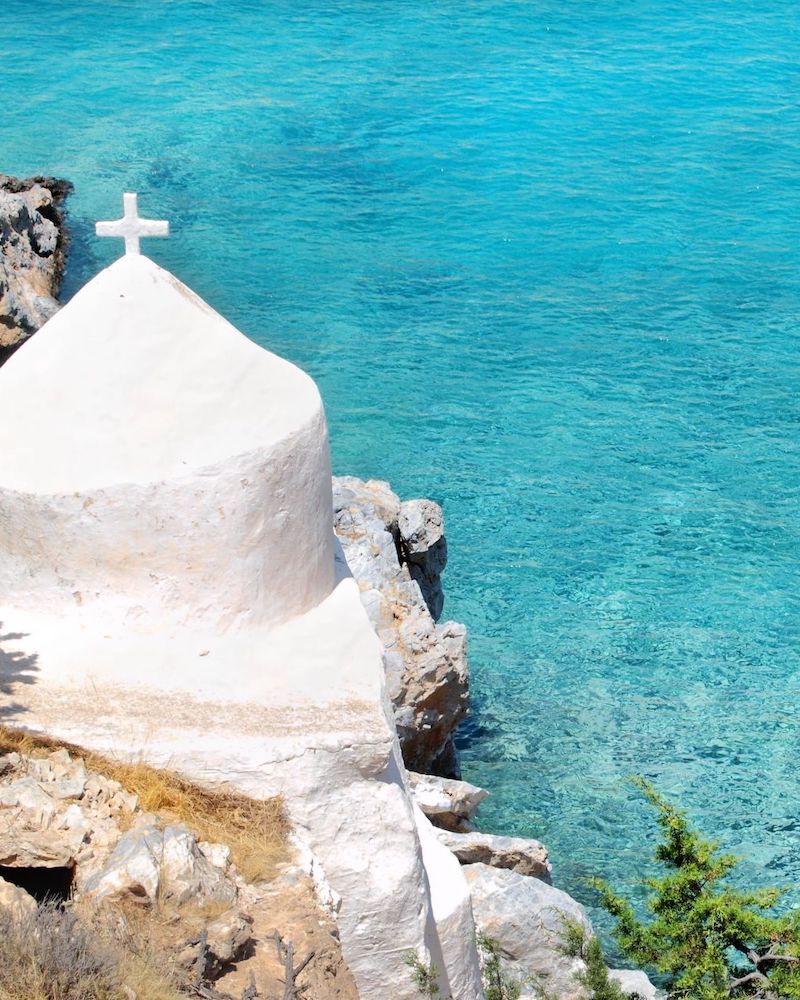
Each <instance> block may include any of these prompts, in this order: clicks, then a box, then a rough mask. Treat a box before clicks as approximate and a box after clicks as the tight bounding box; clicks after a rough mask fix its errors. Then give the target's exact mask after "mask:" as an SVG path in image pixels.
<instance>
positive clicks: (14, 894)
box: [0, 878, 36, 921]
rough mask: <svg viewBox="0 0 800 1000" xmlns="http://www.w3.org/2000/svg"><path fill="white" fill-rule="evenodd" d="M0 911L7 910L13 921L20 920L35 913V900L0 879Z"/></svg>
mask: <svg viewBox="0 0 800 1000" xmlns="http://www.w3.org/2000/svg"><path fill="white" fill-rule="evenodd" d="M0 909H3V910H8V911H9V912H10V913H11V916H12V918H13V920H15V921H18V920H22V919H23V918H24V917H27V916H30V915H31V914H33V913H35V912H36V900H35V899H34V898H33V896H30V895H28V893H27V892H25V890H24V889H20V887H19V886H17V885H13V884H12V883H11V882H6V880H5V879H3V878H0Z"/></svg>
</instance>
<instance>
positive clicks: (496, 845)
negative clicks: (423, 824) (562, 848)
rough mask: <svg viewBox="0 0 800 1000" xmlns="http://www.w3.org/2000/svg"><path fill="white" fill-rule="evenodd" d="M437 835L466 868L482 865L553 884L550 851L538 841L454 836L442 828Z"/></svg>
mask: <svg viewBox="0 0 800 1000" xmlns="http://www.w3.org/2000/svg"><path fill="white" fill-rule="evenodd" d="M436 835H437V837H438V838H439V840H440V842H441V843H442V844H444V846H445V847H446V848H447V849H448V850H450V851H452V852H453V854H455V856H456V857H457V858H458V860H459V861H460V862H461V864H462V865H472V864H476V863H481V864H485V865H490V866H491V867H492V868H508V869H510V870H511V871H514V872H517V873H518V874H519V875H530V876H533V877H534V878H540V879H541V880H542V881H543V882H548V883H550V882H551V881H552V879H551V872H552V866H551V865H550V862H549V861H548V860H547V848H546V847H545V846H544V844H540V843H539V841H538V840H527V839H526V838H524V837H498V836H495V835H494V834H491V833H477V832H475V831H473V832H472V833H453V832H452V831H451V830H442V829H439V830H437V831H436Z"/></svg>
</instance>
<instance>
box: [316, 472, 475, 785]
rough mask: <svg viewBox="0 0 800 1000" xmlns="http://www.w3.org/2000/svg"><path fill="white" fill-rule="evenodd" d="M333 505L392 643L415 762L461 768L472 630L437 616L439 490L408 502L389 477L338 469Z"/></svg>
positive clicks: (374, 612) (390, 666)
mask: <svg viewBox="0 0 800 1000" xmlns="http://www.w3.org/2000/svg"><path fill="white" fill-rule="evenodd" d="M333 505H334V526H335V530H336V534H337V536H338V538H339V541H340V543H341V545H342V549H343V551H344V555H345V558H346V559H347V564H348V566H349V568H350V571H351V572H352V574H353V576H354V577H355V579H356V581H357V583H358V585H359V588H360V590H361V600H362V603H363V604H364V607H365V608H366V611H367V614H368V615H369V618H370V621H371V622H372V624H373V626H374V628H375V630H376V632H377V633H378V636H379V637H380V639H381V641H382V642H383V645H384V650H385V653H384V663H385V668H386V675H387V681H388V688H389V694H390V697H391V699H392V704H393V705H394V711H395V724H396V727H397V732H398V735H399V737H400V745H401V748H402V751H403V759H404V761H405V763H406V766H407V767H410V768H411V769H412V770H415V771H425V772H432V773H436V774H442V775H445V776H447V777H458V776H459V766H458V758H457V755H456V752H455V746H454V744H453V733H454V731H455V730H456V728H457V727H458V725H459V724H460V723H461V721H462V720H463V719H464V717H465V716H466V714H467V710H468V706H469V675H468V668H467V637H466V630H465V628H464V626H463V625H459V624H458V623H457V622H450V621H448V622H443V623H441V624H437V623H436V621H435V620H434V616H436V615H438V614H439V613H440V612H441V586H440V583H439V574H440V573H441V571H442V569H443V568H444V564H445V561H446V554H447V548H446V543H445V539H444V534H443V526H442V517H441V509H440V508H439V507H438V505H437V504H434V503H433V502H432V501H430V500H410V501H406V502H404V503H402V504H401V503H400V500H399V498H398V497H397V495H396V494H395V493H394V492H393V491H392V490H391V488H390V487H389V485H388V484H387V483H384V482H380V481H376V480H370V481H369V482H362V480H360V479H356V478H355V477H352V476H347V477H337V478H334V480H333ZM437 588H438V589H437ZM437 594H438V596H437ZM426 600H427V602H428V603H426ZM432 611H433V614H432V613H431V612H432Z"/></svg>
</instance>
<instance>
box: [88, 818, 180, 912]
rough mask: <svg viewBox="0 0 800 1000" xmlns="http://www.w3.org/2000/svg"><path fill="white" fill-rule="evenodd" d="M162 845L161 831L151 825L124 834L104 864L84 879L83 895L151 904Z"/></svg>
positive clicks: (155, 893) (155, 892)
mask: <svg viewBox="0 0 800 1000" xmlns="http://www.w3.org/2000/svg"><path fill="white" fill-rule="evenodd" d="M163 844H164V834H163V831H161V830H159V829H158V828H157V827H155V826H146V827H143V828H142V829H139V830H132V831H131V832H130V833H127V834H125V836H124V837H122V839H121V840H120V841H119V843H118V844H117V846H116V847H115V848H114V850H113V852H112V853H111V856H110V857H109V859H108V861H107V863H106V865H105V867H104V868H103V869H102V870H101V871H99V872H97V873H96V874H94V875H92V876H91V877H90V878H89V879H87V881H86V883H85V885H84V886H83V892H84V894H85V895H87V896H94V897H95V898H96V899H110V900H118V899H132V900H135V901H137V902H141V903H146V904H150V903H152V902H153V900H155V899H156V897H157V895H158V890H159V886H160V884H161V854H162V849H163Z"/></svg>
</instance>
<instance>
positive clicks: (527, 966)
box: [461, 864, 591, 1000]
mask: <svg viewBox="0 0 800 1000" xmlns="http://www.w3.org/2000/svg"><path fill="white" fill-rule="evenodd" d="M461 870H462V871H463V872H464V874H465V875H466V878H467V883H468V885H469V888H470V895H471V897H472V912H473V914H474V916H475V923H476V924H477V926H478V930H480V931H482V932H483V933H484V934H486V935H487V936H488V937H490V938H492V939H493V940H495V941H497V942H498V943H499V945H500V947H501V949H502V953H503V958H502V960H501V961H502V962H503V964H504V965H505V967H506V969H507V971H508V972H509V973H510V974H511V975H512V976H513V977H514V978H516V979H518V980H525V979H533V980H534V981H535V982H537V983H538V984H539V986H540V987H541V990H543V991H544V992H545V993H547V994H548V995H550V996H554V997H558V998H559V1000H584V998H585V990H584V988H583V987H582V986H581V985H580V983H579V982H578V979H577V976H578V974H579V973H580V972H582V971H583V970H585V968H586V966H585V964H584V962H583V961H582V960H581V959H578V958H571V957H569V956H567V955H564V953H563V950H562V946H563V926H564V917H567V918H569V919H571V920H575V921H577V922H578V923H580V924H582V925H583V926H584V927H585V928H586V930H587V933H591V924H590V923H589V919H588V917H587V916H586V912H585V910H584V909H583V907H582V906H581V905H580V903H578V902H577V901H576V900H574V899H573V898H572V897H571V896H568V895H567V893H565V892H562V891H561V890H560V889H554V888H553V887H552V886H550V885H547V884H546V883H545V882H542V881H541V880H540V879H538V878H528V877H526V876H525V875H518V874H517V873H516V872H512V871H508V870H507V869H498V868H490V867H489V866H488V865H484V864H475V865H465V866H464V867H463V868H462V869H461ZM535 993H536V991H532V993H531V995H534V994H535Z"/></svg>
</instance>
